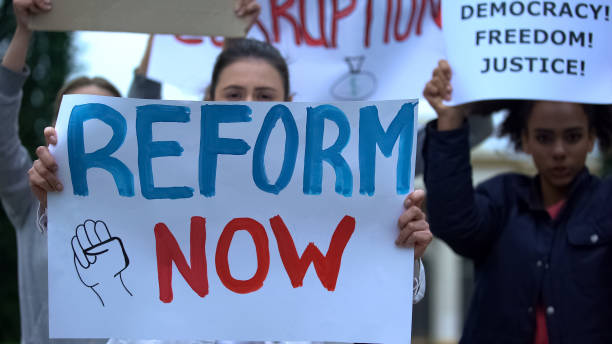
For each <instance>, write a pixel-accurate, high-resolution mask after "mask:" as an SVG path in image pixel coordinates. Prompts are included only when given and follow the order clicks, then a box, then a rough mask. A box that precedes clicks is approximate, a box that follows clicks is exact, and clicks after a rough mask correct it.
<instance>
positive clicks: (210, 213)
mask: <svg viewBox="0 0 612 344" xmlns="http://www.w3.org/2000/svg"><path fill="white" fill-rule="evenodd" d="M416 106H417V103H416V101H388V102H378V103H359V102H353V103H337V104H331V105H330V104H312V103H310V104H309V103H280V104H277V103H263V102H257V103H202V102H174V101H157V100H138V99H120V98H109V97H96V96H83V95H71V96H66V97H64V100H63V102H62V106H61V109H60V114H59V119H58V121H57V126H56V129H57V132H58V144H57V146H56V147H54V149H53V152H52V153H53V155H54V156H55V159H56V160H57V163H58V165H59V171H58V175H59V178H60V180H61V182H62V183H63V185H64V188H65V189H64V190H65V191H64V192H61V193H56V194H50V195H49V209H48V212H49V228H48V234H49V305H50V316H49V318H50V336H51V337H53V338H64V337H69V338H72V337H76V338H100V337H102V338H107V337H118V338H131V339H138V338H158V339H232V340H319V341H322V340H329V341H343V342H378V343H380V342H386V343H392V342H396V343H409V341H410V332H411V325H410V324H411V309H412V281H413V275H412V274H413V251H412V250H407V249H401V248H398V247H396V246H395V245H394V240H395V238H396V236H397V234H398V229H397V225H396V223H397V218H398V216H399V215H400V214H401V212H402V200H403V198H404V194H405V193H407V192H408V191H409V190H411V189H412V181H413V175H414V172H413V168H412V166H413V163H414V158H415V150H414V145H415V138H416V135H415V130H414V129H415V126H416ZM386 156H388V157H386ZM311 265H313V266H311Z"/></svg>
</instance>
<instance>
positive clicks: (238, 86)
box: [223, 85, 244, 90]
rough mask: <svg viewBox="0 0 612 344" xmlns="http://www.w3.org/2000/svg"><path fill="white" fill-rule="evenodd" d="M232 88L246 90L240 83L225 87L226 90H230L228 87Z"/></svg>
mask: <svg viewBox="0 0 612 344" xmlns="http://www.w3.org/2000/svg"><path fill="white" fill-rule="evenodd" d="M232 88H236V89H239V90H244V87H242V86H240V85H229V86H225V87H223V89H224V90H228V89H232Z"/></svg>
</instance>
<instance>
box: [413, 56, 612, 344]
mask: <svg viewBox="0 0 612 344" xmlns="http://www.w3.org/2000/svg"><path fill="white" fill-rule="evenodd" d="M451 77H452V71H451V68H450V66H449V65H448V63H447V62H446V61H440V63H439V65H438V67H437V68H436V69H435V70H434V73H433V77H432V79H431V80H430V81H429V82H428V83H427V85H426V87H425V90H424V95H425V97H426V98H427V100H428V101H429V103H430V104H431V105H432V107H433V108H434V109H435V110H436V113H437V115H438V119H437V120H436V121H433V122H431V123H429V124H428V125H427V136H426V142H425V147H424V158H425V184H426V187H427V192H428V198H427V209H428V211H429V215H430V221H431V231H432V232H433V233H434V234H435V235H436V236H437V237H439V238H441V239H442V240H444V241H445V242H446V243H447V244H448V245H449V246H450V247H451V248H452V249H453V250H454V251H455V252H457V253H458V254H460V255H462V256H464V257H467V258H469V259H471V260H472V261H473V262H474V266H475V289H474V293H473V296H472V301H471V305H470V308H469V313H468V315H467V319H466V322H465V326H464V330H463V335H462V338H461V341H460V343H475V344H478V343H502V344H503V343H534V344H544V343H551V344H553V343H555V344H556V343H591V344H598V343H601V344H603V343H612V327H610V326H609V325H610V319H611V317H612V264H610V262H612V179H609V178H608V179H605V180H601V179H599V178H598V177H596V176H594V175H592V174H591V173H590V172H589V170H588V169H587V167H586V166H585V161H586V158H587V155H588V154H589V153H590V152H591V151H592V150H593V147H594V145H595V142H596V140H599V146H600V148H601V150H602V151H603V152H605V151H607V150H609V149H610V146H611V144H612V110H611V106H603V105H589V104H578V103H568V102H553V101H543V100H533V101H527V100H525V101H515V102H514V103H513V104H512V105H511V106H510V113H509V114H508V116H507V117H506V119H505V121H504V122H503V124H502V127H501V134H502V135H506V136H509V138H510V141H511V142H512V143H513V144H514V146H515V148H516V149H517V150H520V151H523V152H525V153H527V154H529V155H530V156H531V158H532V160H533V163H534V165H535V168H536V169H537V175H536V176H535V177H529V176H525V175H521V174H515V173H507V174H502V175H499V176H496V177H493V178H491V179H490V180H488V181H485V182H483V183H482V184H480V185H479V186H477V187H476V188H475V189H474V187H473V186H472V169H471V166H470V153H469V144H468V136H469V128H468V126H467V125H466V116H467V115H468V114H469V113H470V112H471V111H470V110H469V107H449V106H446V105H444V103H443V101H445V100H450V99H451V96H452V91H453V90H452V88H451V85H450V80H451Z"/></svg>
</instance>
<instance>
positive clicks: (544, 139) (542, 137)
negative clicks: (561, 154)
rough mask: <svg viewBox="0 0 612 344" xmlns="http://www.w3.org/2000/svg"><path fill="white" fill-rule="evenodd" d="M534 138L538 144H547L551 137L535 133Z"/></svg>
mask: <svg viewBox="0 0 612 344" xmlns="http://www.w3.org/2000/svg"><path fill="white" fill-rule="evenodd" d="M535 139H536V141H538V143H540V144H549V143H551V142H552V137H551V136H550V135H547V134H537V135H536V137H535Z"/></svg>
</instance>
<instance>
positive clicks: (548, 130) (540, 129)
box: [534, 128, 554, 134]
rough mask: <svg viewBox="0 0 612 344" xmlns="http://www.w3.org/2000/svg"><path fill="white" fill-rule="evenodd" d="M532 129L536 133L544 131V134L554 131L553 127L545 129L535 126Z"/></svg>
mask: <svg viewBox="0 0 612 344" xmlns="http://www.w3.org/2000/svg"><path fill="white" fill-rule="evenodd" d="M534 130H535V131H536V132H538V133H546V134H548V133H552V132H554V130H553V129H547V128H535V129H534Z"/></svg>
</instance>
